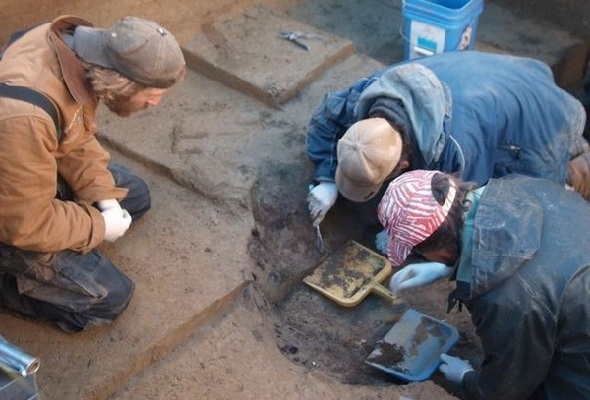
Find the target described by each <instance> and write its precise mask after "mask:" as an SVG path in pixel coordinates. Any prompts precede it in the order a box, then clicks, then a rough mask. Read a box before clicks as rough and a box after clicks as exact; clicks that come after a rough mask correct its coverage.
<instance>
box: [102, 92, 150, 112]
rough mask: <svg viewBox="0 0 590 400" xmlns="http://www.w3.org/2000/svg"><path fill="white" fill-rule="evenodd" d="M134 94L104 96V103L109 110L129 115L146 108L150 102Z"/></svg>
mask: <svg viewBox="0 0 590 400" xmlns="http://www.w3.org/2000/svg"><path fill="white" fill-rule="evenodd" d="M136 96H137V94H136V95H133V96H128V95H117V94H111V95H110V96H105V97H104V98H103V103H104V104H105V106H107V107H108V109H109V110H111V111H112V112H114V113H115V114H117V115H118V116H120V117H128V116H130V115H132V114H134V113H136V112H138V111H141V110H145V109H146V108H147V107H148V106H149V103H148V102H146V101H145V100H141V99H137V97H136Z"/></svg>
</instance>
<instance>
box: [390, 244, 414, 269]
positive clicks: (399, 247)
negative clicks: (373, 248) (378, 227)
mask: <svg viewBox="0 0 590 400" xmlns="http://www.w3.org/2000/svg"><path fill="white" fill-rule="evenodd" d="M411 252H412V246H410V245H408V244H407V243H402V242H400V241H398V240H395V239H394V238H389V243H387V257H388V258H389V261H390V262H391V265H393V266H394V267H399V266H400V265H402V264H403V263H404V262H406V259H407V258H408V256H409V255H410V253H411Z"/></svg>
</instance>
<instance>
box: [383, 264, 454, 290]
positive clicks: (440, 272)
mask: <svg viewBox="0 0 590 400" xmlns="http://www.w3.org/2000/svg"><path fill="white" fill-rule="evenodd" d="M452 272H453V268H451V267H447V266H446V265H445V264H442V263H439V262H423V263H415V264H410V265H408V266H406V267H404V268H402V269H400V270H399V271H398V272H396V273H395V274H394V275H393V276H392V277H391V279H390V280H389V290H391V291H392V292H393V293H397V292H400V291H402V290H406V289H410V288H415V287H420V286H425V285H429V284H431V283H433V282H436V281H438V280H439V279H442V278H446V277H447V276H450V275H451V273H452Z"/></svg>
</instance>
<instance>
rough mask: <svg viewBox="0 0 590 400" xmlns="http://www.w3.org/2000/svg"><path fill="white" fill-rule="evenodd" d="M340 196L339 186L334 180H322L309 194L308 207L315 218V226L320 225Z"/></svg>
mask: <svg viewBox="0 0 590 400" xmlns="http://www.w3.org/2000/svg"><path fill="white" fill-rule="evenodd" d="M337 198H338V187H337V186H336V184H335V183H334V182H320V184H319V185H317V186H316V187H314V188H313V189H311V190H310V192H309V194H308V195H307V208H308V209H309V215H310V216H311V219H312V220H313V226H318V225H319V224H320V223H321V222H322V221H323V220H324V217H325V216H326V213H327V212H328V210H329V209H330V208H332V206H333V205H334V203H336V199H337Z"/></svg>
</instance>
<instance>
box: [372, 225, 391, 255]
mask: <svg viewBox="0 0 590 400" xmlns="http://www.w3.org/2000/svg"><path fill="white" fill-rule="evenodd" d="M388 242H389V235H388V234H387V232H385V230H382V231H381V232H379V233H378V234H377V236H375V247H376V248H377V250H379V252H380V253H381V254H383V255H387V243H388Z"/></svg>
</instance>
